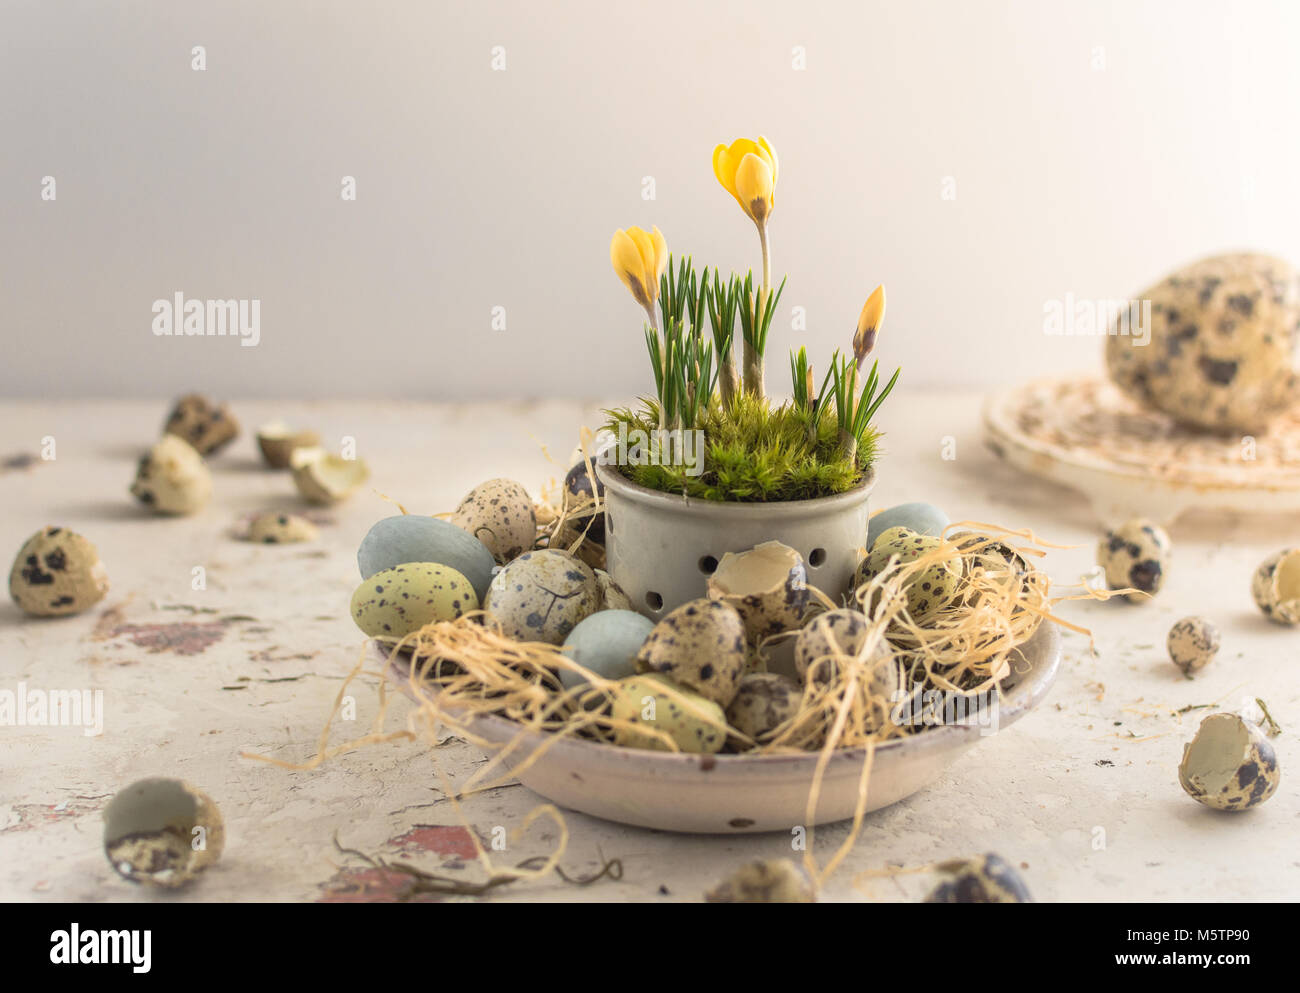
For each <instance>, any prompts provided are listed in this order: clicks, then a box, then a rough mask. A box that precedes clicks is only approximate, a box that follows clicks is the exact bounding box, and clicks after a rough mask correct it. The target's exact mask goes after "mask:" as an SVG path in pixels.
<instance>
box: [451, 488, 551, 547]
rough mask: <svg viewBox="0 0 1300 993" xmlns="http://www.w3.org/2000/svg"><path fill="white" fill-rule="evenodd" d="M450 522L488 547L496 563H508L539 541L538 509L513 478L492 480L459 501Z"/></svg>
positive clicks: (526, 492)
mask: <svg viewBox="0 0 1300 993" xmlns="http://www.w3.org/2000/svg"><path fill="white" fill-rule="evenodd" d="M451 522H452V523H453V524H455V525H456V526H457V527H460V528H464V529H465V530H466V531H468V532H469V533H470V534H472V535H473V536H474V537H475V538H477V539H478V540H479V541H481V542H483V544H485V545H486V546H487V547H488V551H490V552H491V553H492V554H493V556H495V558H496V560H497V561H498V562H500V563H502V564H504V563H506V562H509V561H510V560H511V559H514V558H515V557H517V556H518V555H520V554H522V553H523V552H526V551H528V550H529V549H530V548H532V547H533V543H534V542H535V541H536V540H537V510H536V508H534V507H533V501H532V498H531V497H530V496H529V495H528V491H527V490H525V489H524V488H523V487H522V486H520V485H519V484H518V483H516V482H514V481H513V480H510V479H489V480H488V481H487V482H486V483H482V484H481V485H479V486H476V487H474V489H472V490H470V491H469V493H468V494H466V496H465V499H464V500H462V501H461V502H460V506H459V507H457V508H456V512H455V513H454V514H452V516H451Z"/></svg>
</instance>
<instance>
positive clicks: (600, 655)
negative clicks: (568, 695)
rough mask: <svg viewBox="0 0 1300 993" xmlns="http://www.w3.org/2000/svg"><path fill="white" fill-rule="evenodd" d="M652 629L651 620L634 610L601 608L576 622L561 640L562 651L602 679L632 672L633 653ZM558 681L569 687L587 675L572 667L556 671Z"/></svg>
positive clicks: (579, 684)
mask: <svg viewBox="0 0 1300 993" xmlns="http://www.w3.org/2000/svg"><path fill="white" fill-rule="evenodd" d="M653 628H654V621H652V620H650V619H649V618H648V617H643V616H642V615H640V614H638V613H637V612H636V611H634V610H601V611H597V612H596V613H594V614H592V615H591V616H589V617H586V618H584V619H583V620H581V621H579V622H578V623H577V625H576V626H575V627H574V629H573V630H572V631H570V632H569V636H568V637H567V638H565V639H564V653H565V654H566V655H568V656H569V657H570V658H571V659H573V661H574V662H577V663H578V665H580V666H582V667H583V668H584V669H589V670H590V671H591V672H594V673H595V674H596V675H598V676H603V677H604V678H605V679H623V678H624V677H626V676H634V675H636V663H635V659H636V653H637V652H639V651H640V650H641V646H642V645H644V644H645V640H646V638H647V637H649V635H650V631H651V630H652V629H653ZM560 682H561V683H562V684H563V685H564V688H565V689H573V688H574V687H576V686H581V685H582V684H583V683H585V682H587V677H586V676H584V675H583V674H582V673H580V672H575V671H573V670H572V669H561V670H560Z"/></svg>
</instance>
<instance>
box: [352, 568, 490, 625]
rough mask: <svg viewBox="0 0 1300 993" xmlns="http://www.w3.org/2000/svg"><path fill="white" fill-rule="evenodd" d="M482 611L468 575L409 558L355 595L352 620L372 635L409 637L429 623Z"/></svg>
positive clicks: (377, 575)
mask: <svg viewBox="0 0 1300 993" xmlns="http://www.w3.org/2000/svg"><path fill="white" fill-rule="evenodd" d="M477 609H478V597H477V596H475V594H474V587H473V586H471V585H470V582H469V580H468V579H466V578H465V577H464V576H462V575H461V574H460V573H459V572H457V571H456V570H455V569H451V568H448V567H447V566H445V565H439V564H438V563H436V562H407V563H404V564H403V565H399V566H396V567H395V568H392V569H385V570H384V571H383V572H377V573H375V574H374V575H373V576H371V577H370V578H369V579H363V580H362V581H361V585H360V586H358V587H357V588H356V592H354V593H353V594H352V620H354V621H355V622H356V625H357V627H359V628H360V629H361V630H362V631H364V632H365V633H366V634H368V635H369V636H370V637H372V638H405V637H406V636H407V635H408V634H410V633H411V632H412V631H418V630H420V628H422V627H424V626H425V625H426V624H433V623H435V622H437V621H454V620H455V619H456V618H457V617H459V616H460V615H461V614H466V613H468V612H469V611H471V610H477Z"/></svg>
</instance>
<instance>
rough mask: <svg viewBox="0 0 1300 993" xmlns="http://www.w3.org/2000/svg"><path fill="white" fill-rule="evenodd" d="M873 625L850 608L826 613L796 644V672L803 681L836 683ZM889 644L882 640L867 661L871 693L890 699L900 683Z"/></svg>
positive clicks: (807, 627) (805, 629)
mask: <svg viewBox="0 0 1300 993" xmlns="http://www.w3.org/2000/svg"><path fill="white" fill-rule="evenodd" d="M868 632H870V623H868V621H867V617H866V615H863V613H862V612H861V611H855V610H852V608H849V607H841V608H839V610H833V611H827V612H826V613H820V615H818V616H816V617H814V619H813V620H811V621H810V623H809V624H807V625H806V626H805V628H803V630H801V632H800V636H798V638H796V641H794V671H796V672H797V673H798V675H800V678H802V680H805V681H807V680H813V681H815V684H816V685H827V684H829V682H831V681H832V680H835V678H836V676H837V673H839V667H840V664H841V663H842V662H846V660H850V659H855V658H857V656H858V654H859V652H861V651H862V646H863V645H865V643H866V641H867V634H868ZM893 660H894V654H893V650H892V649H891V647H889V642H888V641H885V638H884V637H880V638H879V639H878V642H876V646H875V649H874V650H872V652H871V658H870V659H867V667H868V671H870V677H868V681H867V685H868V688H870V691H871V693H872V694H876V695H883V697H885V698H887V699H888V698H891V697H892V695H893V691H894V690H896V689H897V688H898V686H900V684H901V677H900V676H898V667H897V665H896V664H891V663H893Z"/></svg>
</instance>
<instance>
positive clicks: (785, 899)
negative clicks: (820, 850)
mask: <svg viewBox="0 0 1300 993" xmlns="http://www.w3.org/2000/svg"><path fill="white" fill-rule="evenodd" d="M704 899H705V901H706V902H708V903H816V902H817V890H816V887H814V886H813V883H812V880H811V879H809V878H808V873H806V872H805V871H804V870H803V868H802V867H801V866H798V865H795V863H794V862H792V861H791V860H790V859H766V860H762V861H758V862H750V863H749V864H748V865H744V866H741V867H740V868H739V869H737V870H736V871H735V872H733V873H732V874H731V875H729V876H727V878H726V879H724V880H722V882H720V883H719V884H718V885H717V886H715V887H714V888H713V889H711V890H709V892H707V893H706V894H704Z"/></svg>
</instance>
